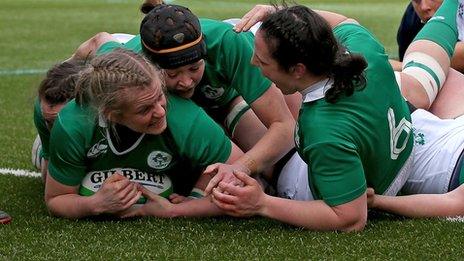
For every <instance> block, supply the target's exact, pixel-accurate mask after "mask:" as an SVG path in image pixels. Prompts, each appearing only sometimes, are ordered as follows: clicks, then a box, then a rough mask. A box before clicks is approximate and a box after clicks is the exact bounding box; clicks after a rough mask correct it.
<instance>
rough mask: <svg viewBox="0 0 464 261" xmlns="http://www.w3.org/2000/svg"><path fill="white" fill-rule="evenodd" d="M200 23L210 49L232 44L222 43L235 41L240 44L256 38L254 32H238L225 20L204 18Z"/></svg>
mask: <svg viewBox="0 0 464 261" xmlns="http://www.w3.org/2000/svg"><path fill="white" fill-rule="evenodd" d="M200 24H201V31H202V32H203V35H204V37H205V42H206V46H207V47H208V49H210V48H214V47H224V48H230V47H231V46H223V45H222V43H223V42H226V43H228V42H234V44H239V43H240V42H242V41H243V42H245V43H249V42H250V41H253V39H254V35H253V33H251V32H242V33H237V32H235V31H234V30H233V26H232V25H231V24H229V23H225V22H223V21H218V20H212V19H204V18H202V19H200Z"/></svg>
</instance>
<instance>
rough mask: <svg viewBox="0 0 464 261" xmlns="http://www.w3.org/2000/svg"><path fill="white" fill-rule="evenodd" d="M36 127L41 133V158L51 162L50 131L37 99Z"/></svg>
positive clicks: (35, 107)
mask: <svg viewBox="0 0 464 261" xmlns="http://www.w3.org/2000/svg"><path fill="white" fill-rule="evenodd" d="M34 125H35V128H36V129H37V132H38V133H39V137H40V141H41V142H42V151H41V152H40V153H41V156H42V157H43V158H44V159H46V160H49V157H50V156H49V142H50V131H49V130H48V128H47V125H46V124H45V119H44V118H43V116H42V110H41V108H40V102H39V99H38V98H37V99H36V100H35V102H34Z"/></svg>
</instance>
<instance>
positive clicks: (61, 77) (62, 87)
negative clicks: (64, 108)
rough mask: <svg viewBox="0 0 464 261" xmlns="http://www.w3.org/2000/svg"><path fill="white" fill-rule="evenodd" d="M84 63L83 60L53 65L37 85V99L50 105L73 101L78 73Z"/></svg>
mask: <svg viewBox="0 0 464 261" xmlns="http://www.w3.org/2000/svg"><path fill="white" fill-rule="evenodd" d="M85 63H86V62H85V61H84V60H74V59H72V60H68V61H65V62H62V63H59V64H55V65H54V66H53V67H52V68H51V69H50V70H48V72H47V75H46V76H45V79H43V80H42V82H41V83H40V85H39V91H38V92H39V98H40V99H44V100H45V101H46V102H48V103H49V104H50V105H56V104H60V103H65V102H67V101H68V100H70V99H73V98H74V96H75V87H76V83H77V80H78V79H79V72H80V71H81V70H82V69H84V68H85Z"/></svg>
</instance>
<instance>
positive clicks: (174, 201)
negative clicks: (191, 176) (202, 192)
mask: <svg viewBox="0 0 464 261" xmlns="http://www.w3.org/2000/svg"><path fill="white" fill-rule="evenodd" d="M189 200H192V199H191V198H188V197H184V196H182V195H179V194H177V193H173V194H171V195H169V201H171V203H172V204H179V203H182V202H185V201H189Z"/></svg>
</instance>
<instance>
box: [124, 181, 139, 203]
mask: <svg viewBox="0 0 464 261" xmlns="http://www.w3.org/2000/svg"><path fill="white" fill-rule="evenodd" d="M120 195H121V203H122V204H123V205H124V206H125V205H127V204H128V202H132V201H134V198H137V199H136V200H135V202H137V200H139V198H140V196H142V192H141V191H140V189H139V186H138V184H137V183H133V184H131V186H127V188H126V189H125V190H123V191H121V192H120ZM135 202H134V203H135ZM129 206H131V205H129Z"/></svg>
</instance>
